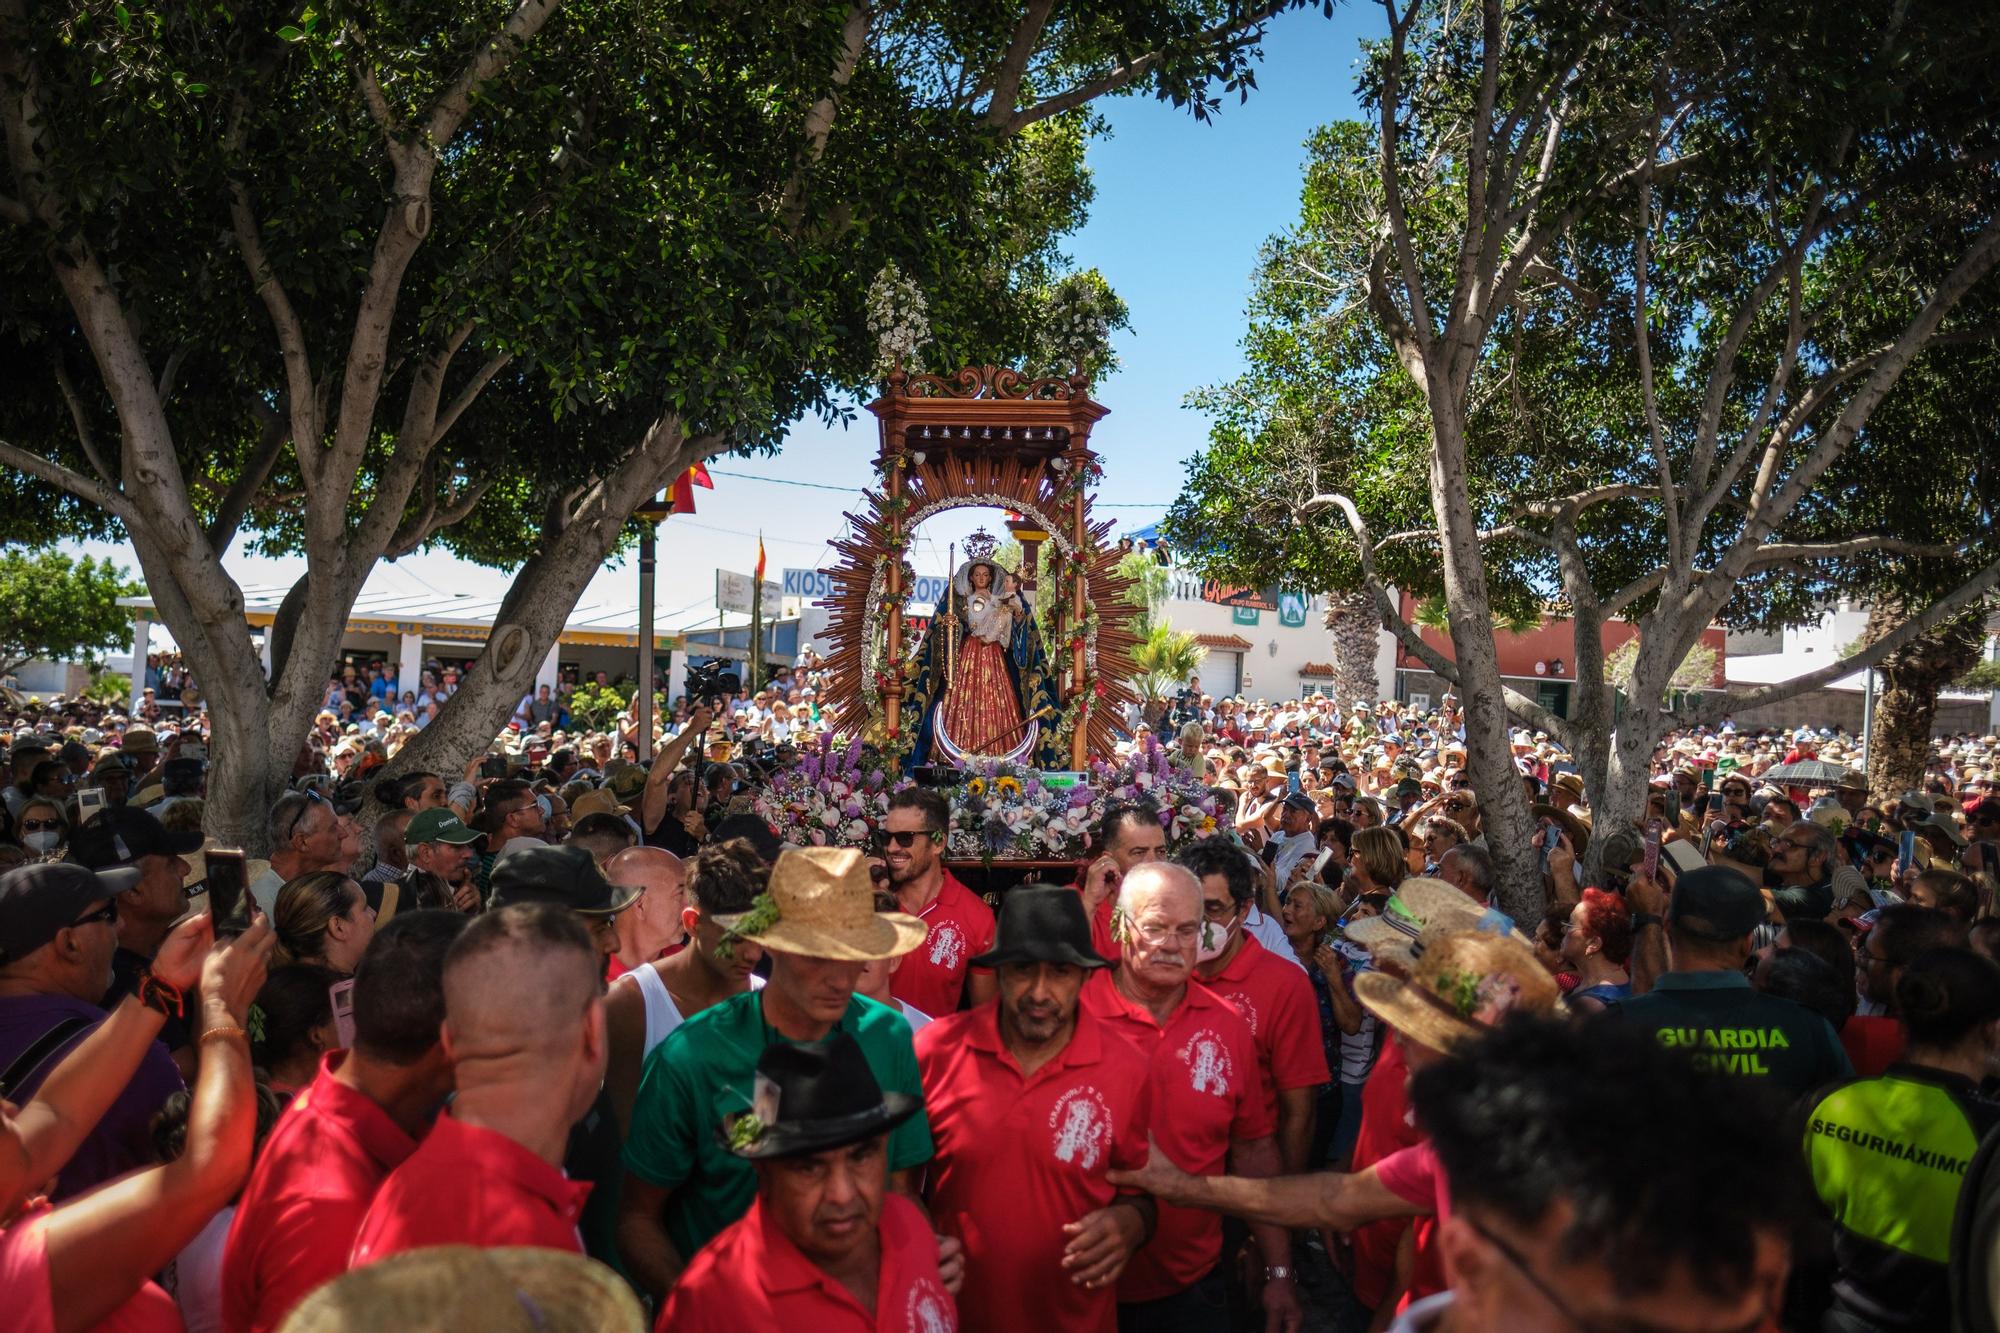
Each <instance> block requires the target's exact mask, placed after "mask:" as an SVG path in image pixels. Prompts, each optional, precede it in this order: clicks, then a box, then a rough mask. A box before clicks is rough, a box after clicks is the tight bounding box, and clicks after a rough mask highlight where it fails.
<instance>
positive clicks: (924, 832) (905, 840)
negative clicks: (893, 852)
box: [882, 828, 937, 848]
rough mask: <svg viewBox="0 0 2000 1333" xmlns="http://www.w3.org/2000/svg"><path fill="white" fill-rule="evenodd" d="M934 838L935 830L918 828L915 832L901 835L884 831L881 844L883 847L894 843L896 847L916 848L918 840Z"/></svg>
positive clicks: (905, 832) (906, 832)
mask: <svg viewBox="0 0 2000 1333" xmlns="http://www.w3.org/2000/svg"><path fill="white" fill-rule="evenodd" d="M936 836H937V831H936V830H935V829H927V828H920V829H917V830H915V831H908V830H906V831H904V832H901V833H892V832H890V831H889V830H887V829H885V830H883V832H882V843H883V845H884V846H887V845H888V844H890V843H894V844H896V846H898V847H904V848H908V847H914V846H916V845H917V839H918V838H935V837H936Z"/></svg>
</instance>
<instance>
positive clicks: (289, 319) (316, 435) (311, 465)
mask: <svg viewBox="0 0 2000 1333" xmlns="http://www.w3.org/2000/svg"><path fill="white" fill-rule="evenodd" d="M247 113H248V105H247V103H246V102H245V101H244V99H243V98H241V97H238V98H237V99H236V104H235V106H234V107H233V108H232V109H231V111H230V116H229V127H228V129H227V130H226V131H225V132H224V134H223V150H224V153H225V155H226V156H227V157H229V158H234V157H235V156H236V154H237V153H238V152H240V151H241V149H242V147H243V135H244V124H243V122H244V118H245V116H246V115H247ZM229 224H230V229H231V230H232V231H233V232H234V233H235V235H236V249H237V252H238V253H239V254H240V255H241V256H242V257H243V266H244V268H245V269H246V270H247V271H248V272H249V274H250V285H251V286H252V287H253V288H254V289H255V290H256V292H257V299H258V300H260V301H262V302H263V303H264V310H265V313H266V314H268V315H269V316H270V317H271V327H272V329H273V331H275V332H276V333H277V335H278V353H279V356H280V357H281V358H282V360H283V362H284V366H285V396H286V399H287V406H288V410H289V412H290V415H291V422H290V425H291V438H292V440H293V442H294V447H295V449H296V451H297V453H298V458H299V475H300V476H301V477H303V478H304V480H305V484H306V491H307V493H308V494H311V493H312V492H313V491H314V490H315V489H316V488H317V485H318V482H319V464H320V461H321V457H320V455H321V450H320V447H319V446H320V434H321V432H320V427H319V420H318V416H319V413H318V401H319V400H318V395H317V394H316V393H315V392H314V389H313V376H312V361H311V358H310V357H309V356H308V354H307V352H306V335H305V328H304V326H303V325H302V324H300V322H299V315H298V311H297V310H295V309H294V308H293V306H292V298H291V296H290V295H289V294H288V293H287V292H286V291H285V288H284V284H283V283H281V282H279V281H278V275H277V272H276V271H275V270H274V269H273V268H272V267H271V260H270V256H269V255H267V254H266V253H265V252H264V239H263V234H262V229H261V228H260V226H259V225H258V222H257V215H256V213H255V212H254V211H253V210H252V209H251V207H250V189H249V186H248V185H246V184H245V183H244V180H243V178H242V177H241V176H239V175H235V174H232V175H231V177H230V181H229Z"/></svg>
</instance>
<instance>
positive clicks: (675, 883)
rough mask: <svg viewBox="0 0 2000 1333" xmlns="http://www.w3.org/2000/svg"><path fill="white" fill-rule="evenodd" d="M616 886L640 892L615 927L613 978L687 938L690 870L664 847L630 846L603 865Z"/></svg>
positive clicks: (649, 960)
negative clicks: (685, 920) (683, 919)
mask: <svg viewBox="0 0 2000 1333" xmlns="http://www.w3.org/2000/svg"><path fill="white" fill-rule="evenodd" d="M604 877H605V878H606V879H608V880H610V881H611V883H612V885H613V887H615V888H621V889H637V890H639V896H638V897H637V898H635V899H633V900H632V904H631V906H629V907H627V908H626V909H625V910H624V911H622V912H620V913H619V914H618V919H617V920H616V921H614V922H613V923H612V925H613V928H614V929H616V931H617V932H618V947H617V948H616V949H614V950H613V951H612V954H611V961H610V965H609V966H610V970H609V971H608V973H607V974H606V975H607V976H608V977H609V978H610V979H611V980H614V981H615V980H617V979H618V978H619V977H621V976H623V975H625V973H627V972H630V971H631V970H632V969H633V968H635V967H638V966H639V965H640V964H641V963H650V962H652V961H653V960H654V959H656V958H661V957H664V956H665V955H666V953H667V951H668V950H669V949H672V948H673V947H674V946H675V945H678V944H682V943H684V942H685V941H686V940H687V927H686V926H684V925H683V924H682V923H681V909H682V908H684V907H686V906H687V891H686V890H687V869H686V867H684V866H683V865H682V864H681V859H680V857H678V856H675V855H674V854H673V853H672V852H670V851H668V850H667V849H666V848H664V847H628V848H626V849H625V850H624V851H622V852H619V853H618V854H617V855H616V856H613V857H612V858H610V859H609V860H608V861H606V862H605V863H604Z"/></svg>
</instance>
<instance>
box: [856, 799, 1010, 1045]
mask: <svg viewBox="0 0 2000 1333" xmlns="http://www.w3.org/2000/svg"><path fill="white" fill-rule="evenodd" d="M950 823H951V807H950V805H949V804H947V803H946V801H945V798H944V794H943V793H942V792H939V791H936V790H934V789H932V788H930V787H910V788H908V789H906V790H903V791H899V792H897V793H896V794H895V795H894V796H891V797H890V798H889V814H888V816H887V818H885V819H884V820H883V825H882V827H883V846H882V859H883V860H884V861H885V862H886V863H887V864H888V867H889V887H890V888H892V889H894V890H895V891H896V901H897V903H898V904H899V905H900V906H901V907H902V909H903V910H904V911H905V912H908V913H909V914H910V915H911V916H913V917H916V918H917V919H918V920H920V921H922V922H923V923H924V924H925V925H926V926H928V927H929V928H930V933H929V934H928V935H926V936H925V937H924V942H923V944H922V945H921V946H920V947H919V948H918V949H917V950H916V952H914V953H910V954H905V955H904V956H903V963H902V966H901V967H898V968H897V969H896V975H895V977H894V978H893V979H892V980H891V981H890V983H889V993H890V994H891V995H894V996H895V997H896V998H897V999H899V1000H901V1001H903V1003H905V1004H908V1005H912V1006H914V1007H915V1008H917V1009H918V1010H920V1011H922V1012H923V1013H926V1014H929V1015H930V1016H931V1017H932V1018H943V1017H944V1016H945V1015H946V1014H950V1013H956V1012H957V1011H958V1005H959V1000H960V998H961V997H962V996H966V995H969V996H970V997H971V1001H972V1003H973V1004H974V1005H981V1004H985V1003H986V1002H987V1001H988V1000H990V999H992V998H993V994H994V982H993V974H992V973H991V972H988V971H986V970H984V969H979V970H974V969H973V968H972V967H971V962H972V957H973V955H974V954H981V953H985V952H986V951H987V950H988V949H990V948H992V947H993V909H992V908H990V907H988V906H987V905H986V904H985V903H983V902H981V901H980V900H979V895H978V894H976V893H974V892H973V891H972V890H971V889H968V888H966V887H965V886H964V885H963V884H961V883H959V882H958V881H957V880H956V879H954V878H953V877H952V874H951V872H950V871H949V870H946V869H945V868H944V857H943V852H944V837H945V829H946V828H947V827H948V826H949V825H950Z"/></svg>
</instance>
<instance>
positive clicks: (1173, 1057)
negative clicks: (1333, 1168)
mask: <svg viewBox="0 0 2000 1333" xmlns="http://www.w3.org/2000/svg"><path fill="white" fill-rule="evenodd" d="M1118 916H1119V922H1118V925H1119V928H1120V929H1119V933H1120V935H1121V937H1122V938H1121V940H1120V949H1121V951H1122V955H1123V956H1122V959H1121V961H1120V962H1119V964H1118V966H1117V968H1116V969H1114V970H1110V971H1105V972H1101V973H1099V974H1098V975H1096V976H1094V977H1092V978H1091V979H1090V981H1089V982H1087V983H1086V984H1085V986H1084V988H1083V999H1082V1008H1083V1010H1084V1011H1085V1012H1086V1013H1088V1014H1090V1015H1091V1016H1092V1017H1094V1018H1096V1019H1098V1020H1099V1021H1101V1022H1103V1023H1104V1024H1105V1025H1106V1026H1107V1027H1110V1028H1112V1029H1113V1030H1115V1031H1117V1032H1119V1033H1120V1034H1122V1035H1124V1036H1126V1037H1127V1038H1129V1039H1130V1040H1131V1041H1133V1042H1134V1043H1135V1044H1136V1045H1138V1046H1139V1048H1140V1049H1141V1050H1143V1051H1146V1052H1148V1053H1149V1057H1150V1060H1151V1064H1152V1082H1153V1116H1152V1124H1153V1139H1154V1141H1155V1142H1156V1143H1157V1144H1158V1145H1159V1148H1160V1150H1161V1151H1162V1152H1164V1153H1165V1154H1166V1155H1167V1157H1168V1159H1170V1160H1171V1161H1172V1162H1173V1163H1174V1164H1175V1165H1176V1166H1178V1167H1179V1168H1180V1169H1181V1170H1183V1171H1188V1172H1192V1173H1194V1174H1195V1175H1197V1176H1215V1175H1221V1174H1222V1173H1223V1171H1224V1168H1225V1166H1226V1167H1227V1169H1228V1170H1229V1171H1230V1172H1232V1173H1235V1174H1249V1175H1252V1176H1268V1175H1276V1174H1278V1170H1279V1162H1278V1149H1277V1145H1276V1143H1275V1142H1274V1141H1273V1140H1272V1137H1271V1134H1272V1130H1273V1128H1274V1126H1273V1124H1272V1121H1271V1113H1270V1110H1269V1107H1268V1102H1267V1099H1266V1097H1265V1093H1264V1089H1263V1086H1262V1082H1261V1078H1262V1076H1261V1074H1260V1073H1259V1071H1258V1064H1257V1043H1256V1039H1255V1038H1254V1037H1252V1036H1251V1035H1250V1025H1249V1024H1248V1023H1246V1022H1244V1021H1243V1019H1242V1017H1241V1016H1240V1015H1239V1014H1238V1013H1237V1012H1236V1010H1235V1009H1233V1008H1231V1007H1230V1005H1229V1002H1228V1001H1227V1000H1224V999H1223V998H1222V997H1221V996H1219V995H1217V994H1215V993H1214V992H1213V991H1211V990H1209V989H1208V988H1207V987H1205V986H1201V985H1197V984H1195V981H1194V968H1195V954H1196V951H1197V950H1198V949H1199V947H1200V944H1201V939H1202V937H1203V935H1204V934H1207V935H1209V936H1210V937H1211V939H1213V938H1214V937H1216V936H1219V935H1220V932H1219V931H1215V930H1213V929H1212V928H1211V929H1207V930H1205V929H1204V925H1205V923H1204V921H1203V919H1202V908H1201V885H1200V884H1198V883H1197V882H1196V881H1195V877H1194V876H1193V875H1192V874H1190V873H1189V872H1188V871H1187V870H1186V869H1185V868H1184V867H1182V866H1178V865H1174V864H1172V863H1171V862H1165V861H1153V862H1147V863H1146V864H1143V865H1140V866H1138V867H1136V868H1135V869H1134V870H1133V871H1132V873H1130V874H1129V875H1126V876H1125V879H1124V882H1123V883H1122V884H1121V885H1120V886H1119V896H1118ZM1159 1213H1160V1220H1159V1225H1158V1227H1157V1228H1156V1230H1155V1232H1154V1235H1153V1239H1152V1240H1151V1241H1150V1242H1149V1243H1148V1244H1147V1245H1146V1247H1145V1248H1144V1249H1142V1250H1141V1251H1140V1252H1139V1253H1138V1254H1136V1255H1134V1256H1133V1259H1132V1262H1131V1263H1129V1264H1127V1265H1126V1268H1125V1273H1124V1275H1123V1276H1122V1277H1121V1278H1120V1279H1119V1282H1118V1302H1119V1306H1118V1324H1119V1328H1120V1329H1121V1330H1124V1333H1148V1331H1149V1330H1156V1329H1157V1330H1180V1329H1191V1330H1192V1329H1207V1328H1220V1327H1223V1326H1224V1323H1225V1319H1226V1313H1225V1306H1226V1298H1225V1295H1224V1282H1223V1273H1222V1220H1221V1219H1220V1218H1218V1217H1216V1216H1215V1215H1214V1214H1212V1213H1211V1214H1203V1213H1200V1212H1196V1211H1190V1210H1189V1209H1186V1208H1170V1207H1166V1206H1162V1207H1161V1208H1160V1210H1159ZM1252 1231H1253V1233H1254V1234H1255V1236H1256V1240H1257V1245H1258V1248H1259V1250H1260V1251H1261V1252H1262V1254H1263V1258H1264V1265H1265V1269H1264V1272H1265V1282H1264V1290H1263V1297H1262V1300H1263V1306H1264V1312H1265V1327H1266V1328H1267V1329H1270V1330H1278V1329H1283V1330H1286V1331H1287V1333H1290V1330H1294V1329H1297V1328H1298V1326H1299V1321H1300V1318H1301V1313H1300V1309H1299V1298H1298V1289H1297V1284H1296V1280H1295V1278H1294V1276H1293V1273H1292V1266H1291V1262H1292V1240H1291V1234H1290V1233H1289V1232H1287V1231H1286V1230H1285V1229H1284V1228H1283V1227H1266V1226H1259V1227H1253V1228H1252Z"/></svg>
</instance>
